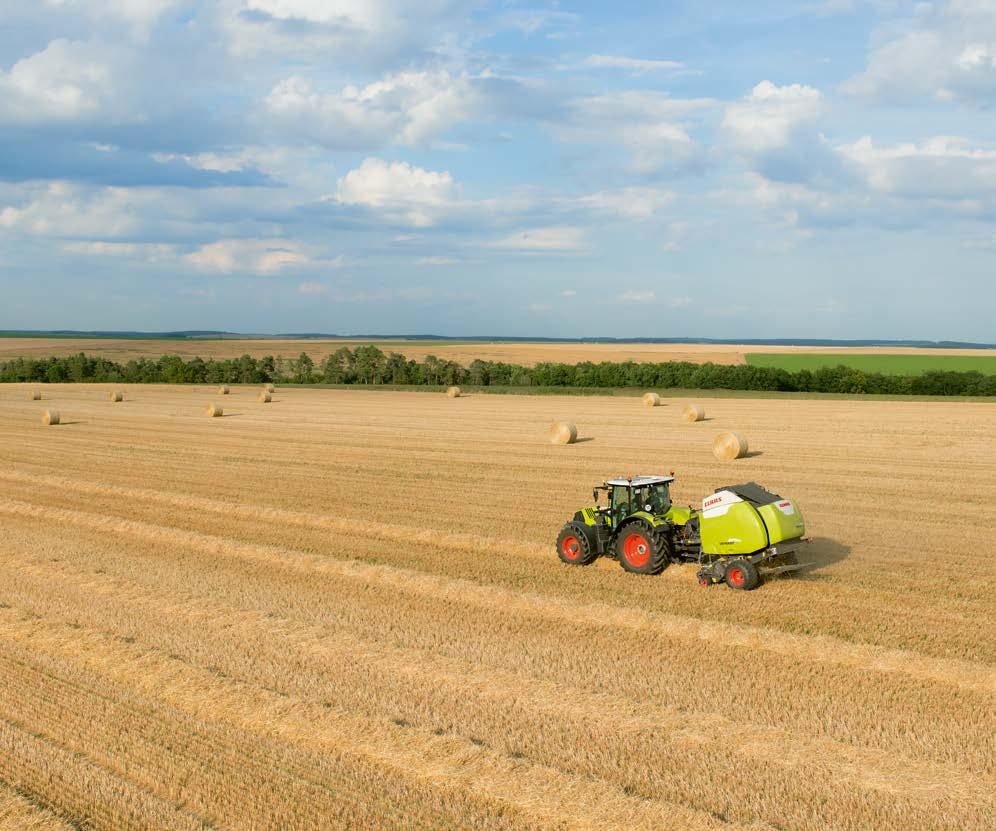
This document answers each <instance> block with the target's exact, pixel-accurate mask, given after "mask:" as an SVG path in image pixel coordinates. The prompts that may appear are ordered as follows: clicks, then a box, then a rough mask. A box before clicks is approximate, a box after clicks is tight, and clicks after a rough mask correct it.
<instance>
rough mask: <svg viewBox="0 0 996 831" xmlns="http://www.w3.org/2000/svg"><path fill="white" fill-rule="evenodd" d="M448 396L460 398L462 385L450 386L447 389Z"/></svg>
mask: <svg viewBox="0 0 996 831" xmlns="http://www.w3.org/2000/svg"><path fill="white" fill-rule="evenodd" d="M446 397H447V398H459V397H460V387H450V388H449V389H448V390H446Z"/></svg>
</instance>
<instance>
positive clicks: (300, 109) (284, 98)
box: [264, 71, 481, 148]
mask: <svg viewBox="0 0 996 831" xmlns="http://www.w3.org/2000/svg"><path fill="white" fill-rule="evenodd" d="M480 105H481V96H480V95H479V94H478V91H477V89H476V87H475V86H474V83H473V79H471V78H470V77H469V76H467V75H456V76H454V75H451V74H450V73H449V72H446V71H439V72H402V73H399V74H396V75H389V76H387V77H385V78H384V79H383V80H380V81H375V82H374V83H370V84H367V85H366V86H363V87H357V86H352V85H349V86H346V87H344V88H342V89H341V90H339V91H338V92H335V93H324V92H320V91H318V90H316V89H315V88H314V87H313V86H312V83H311V82H310V81H309V80H307V79H306V78H303V77H300V76H296V75H295V76H292V77H290V78H286V79H285V80H283V81H280V82H279V83H278V84H277V85H276V86H274V87H273V89H272V90H271V91H270V93H269V95H267V97H266V99H265V101H264V107H265V109H266V113H267V115H268V118H269V121H270V123H271V124H272V125H275V126H277V127H279V128H280V129H282V130H284V131H286V132H288V133H292V134H294V135H295V136H307V137H308V138H310V139H311V140H313V141H316V142H318V143H320V144H323V145H325V146H327V147H345V148H350V147H352V148H359V147H366V148H369V147H371V146H379V145H384V144H391V143H396V144H406V145H414V144H425V143H427V142H431V141H432V140H434V139H437V138H439V137H441V136H443V135H445V134H446V133H447V132H448V131H449V130H450V129H451V128H452V127H453V126H454V125H455V124H458V123H459V122H461V121H464V120H466V119H468V118H470V117H472V116H473V115H475V114H477V113H478V112H479V111H480Z"/></svg>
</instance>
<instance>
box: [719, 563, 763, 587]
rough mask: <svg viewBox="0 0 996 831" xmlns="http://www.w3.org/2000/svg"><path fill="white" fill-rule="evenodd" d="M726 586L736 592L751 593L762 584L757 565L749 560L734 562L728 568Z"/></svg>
mask: <svg viewBox="0 0 996 831" xmlns="http://www.w3.org/2000/svg"><path fill="white" fill-rule="evenodd" d="M725 579H726V585H727V586H729V587H730V588H731V589H734V590H735V591H742V592H749V591H750V590H751V589H756V588H757V587H758V585H759V584H760V582H761V576H760V575H759V574H758V573H757V568H756V567H755V565H754V564H753V563H751V562H749V561H748V560H734V561H733V562H732V563H730V564H729V565H728V566H727V567H726V578H725Z"/></svg>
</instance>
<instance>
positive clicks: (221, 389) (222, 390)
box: [218, 384, 229, 395]
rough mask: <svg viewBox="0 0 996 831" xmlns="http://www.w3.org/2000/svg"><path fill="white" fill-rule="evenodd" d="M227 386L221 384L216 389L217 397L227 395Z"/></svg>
mask: <svg viewBox="0 0 996 831" xmlns="http://www.w3.org/2000/svg"><path fill="white" fill-rule="evenodd" d="M228 392H229V390H228V384H222V385H221V386H220V387H218V395H228Z"/></svg>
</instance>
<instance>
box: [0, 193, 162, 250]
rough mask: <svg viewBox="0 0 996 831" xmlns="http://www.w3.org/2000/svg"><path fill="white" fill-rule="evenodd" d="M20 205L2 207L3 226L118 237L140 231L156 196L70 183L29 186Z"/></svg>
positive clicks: (34, 232)
mask: <svg viewBox="0 0 996 831" xmlns="http://www.w3.org/2000/svg"><path fill="white" fill-rule="evenodd" d="M26 192H27V194H28V198H27V200H26V201H24V202H23V203H22V204H20V205H7V206H5V207H2V208H0V228H7V229H9V230H14V231H18V232H21V233H26V234H32V235H37V236H50V237H57V238H68V239H71V238H73V237H82V238H88V239H104V240H106V239H114V238H115V237H124V236H128V235H130V234H133V233H135V232H137V231H138V230H139V229H140V228H141V226H142V213H143V209H147V208H148V207H149V205H150V202H153V201H155V195H154V194H151V193H148V192H143V193H135V192H133V191H131V190H128V189H126V188H100V189H96V190H95V189H90V188H83V187H79V186H76V185H71V184H68V183H66V182H59V181H57V182H51V183H49V184H47V185H46V186H45V187H43V188H28V189H26Z"/></svg>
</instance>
